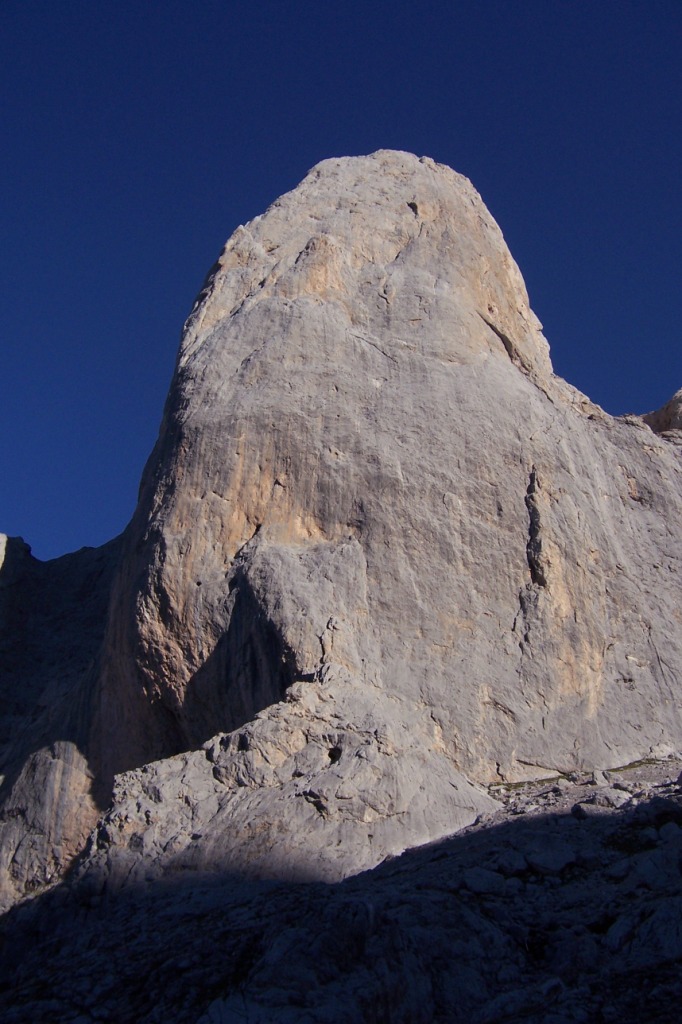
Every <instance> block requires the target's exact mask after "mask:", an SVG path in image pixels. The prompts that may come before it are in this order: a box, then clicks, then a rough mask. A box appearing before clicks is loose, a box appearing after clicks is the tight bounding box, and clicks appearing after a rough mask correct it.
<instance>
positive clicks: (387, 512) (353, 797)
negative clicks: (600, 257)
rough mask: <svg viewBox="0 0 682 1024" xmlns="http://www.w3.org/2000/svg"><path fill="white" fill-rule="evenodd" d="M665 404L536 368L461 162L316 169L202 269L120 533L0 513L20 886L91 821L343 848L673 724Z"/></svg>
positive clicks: (507, 261)
mask: <svg viewBox="0 0 682 1024" xmlns="http://www.w3.org/2000/svg"><path fill="white" fill-rule="evenodd" d="M677 398H679V395H678V396H677ZM674 403H675V400H673V402H672V403H669V406H667V407H665V409H664V410H663V411H661V413H659V414H655V413H654V414H649V416H647V417H635V416H630V417H624V418H619V419H614V418H612V417H610V416H608V415H607V414H606V413H604V412H603V411H602V410H601V409H600V408H599V407H597V406H595V405H594V404H593V403H591V402H590V401H589V400H588V399H587V398H586V397H585V396H583V395H581V394H580V393H579V392H577V391H576V390H575V389H574V388H572V387H571V386H569V385H568V384H566V383H565V382H564V381H562V380H561V379H559V378H557V377H555V376H554V375H553V373H552V368H551V364H550V360H549V350H548V346H547V343H546V341H545V339H544V337H543V335H542V333H541V325H540V324H539V322H538V320H537V318H536V317H535V316H534V314H533V313H532V311H531V309H530V307H529V304H528V297H527V295H526V290H525V287H524V284H523V281H522V278H521V275H520V273H519V270H518V268H517V266H516V264H515V263H514V260H513V259H512V257H511V255H510V253H509V251H508V249H507V247H506V245H505V243H504V240H503V238H502V234H501V232H500V230H499V228H498V227H497V225H496V223H495V222H494V220H493V219H492V217H491V216H490V214H489V213H488V211H487V210H486V208H485V206H484V204H483V202H482V201H481V199H480V197H479V196H478V194H477V192H476V191H475V189H474V188H473V187H472V185H471V184H470V183H469V181H467V179H466V178H463V177H462V176H460V175H458V174H456V173H455V172H453V171H452V170H450V169H449V168H447V167H444V166H442V165H439V164H437V163H435V162H434V161H432V160H430V159H427V158H421V159H418V158H417V157H415V156H412V155H410V154H407V153H399V152H390V151H379V152H378V153H374V154H373V155H371V156H367V157H354V158H344V159H334V160H326V161H324V162H323V163H321V164H319V165H318V166H317V167H315V168H313V170H312V171H311V172H310V173H309V174H308V175H307V177H306V178H305V179H304V180H303V182H302V183H301V184H300V185H299V186H298V187H297V188H296V189H294V190H293V191H292V192H290V193H288V194H286V195H284V196H282V197H281V198H280V199H278V200H277V201H276V202H275V203H274V204H273V205H272V206H271V207H270V208H269V209H268V210H267V211H266V213H265V214H263V215H262V216H260V217H256V218H255V220H253V221H252V222H251V223H250V224H248V225H246V226H245V227H239V228H238V229H237V231H236V232H235V233H234V234H233V236H232V238H231V239H230V240H229V241H228V243H227V245H226V246H225V248H224V250H223V252H222V253H221V255H220V257H219V259H218V262H217V263H216V265H215V266H214V268H213V269H212V271H211V273H210V274H209V277H208V278H207V281H206V284H205V285H204V288H203V289H202V291H201V293H200V295H199V297H198V298H197V301H196V303H195V306H194V308H193V310H192V312H191V314H190V317H189V319H188V321H187V323H186V325H185V330H184V334H183V339H182V343H181V346H180V351H179V355H178V361H177V368H176V372H175V376H174V379H173V382H172V385H171V390H170V394H169V397H168V400H167V404H166V409H165V412H164V416H163V422H162V425H161V430H160V435H159V439H158V442H157V444H156V446H155V448H154V451H153V452H152V454H151V457H150V459H149V462H148V464H147V466H146V469H145V471H144V475H143V478H142V484H141V488H140V498H139V504H138V507H137V510H136V512H135V514H134V517H133V519H132V522H131V523H130V525H129V526H128V528H127V529H126V531H125V533H124V534H123V536H122V537H121V538H119V539H118V540H116V541H113V542H112V543H111V544H110V545H107V546H106V547H105V548H102V549H100V550H98V551H91V550H83V551H81V552H78V553H76V554H74V555H69V556H66V557H65V558H63V559H57V560H56V561H54V562H50V563H45V564H43V563H38V562H36V561H35V560H34V559H32V558H31V556H30V553H29V551H28V549H27V548H26V546H25V545H23V544H22V543H21V542H18V541H17V540H14V541H9V542H8V543H7V545H6V546H5V549H4V550H5V562H4V564H3V568H2V570H0V611H1V612H2V615H3V619H2V624H1V625H2V633H1V634H0V643H1V644H2V650H3V652H4V653H5V654H6V658H5V665H6V672H5V678H4V680H3V684H2V685H3V687H4V689H3V693H4V694H5V697H6V703H5V707H6V708H7V713H6V721H5V733H6V735H7V736H8V743H7V750H6V756H5V767H4V772H5V780H4V784H3V788H2V794H1V795H2V798H3V800H4V805H3V806H4V811H3V819H2V825H1V826H0V829H1V831H0V857H1V859H0V880H1V883H2V888H3V893H4V899H5V902H6V904H8V903H10V902H12V901H13V900H16V899H17V898H22V897H23V896H24V895H26V894H27V893H28V892H30V891H32V890H35V889H36V888H40V887H42V886H45V885H49V884H52V883H53V882H55V881H57V880H58V879H59V878H60V877H61V876H62V875H63V873H64V872H65V871H66V870H67V868H68V867H69V865H70V864H72V862H73V861H74V858H76V857H78V856H79V855H80V859H81V864H80V868H79V871H80V872H81V873H85V874H86V875H87V874H88V873H90V875H91V876H92V877H98V878H103V879H108V880H109V881H110V883H111V884H112V885H113V884H114V883H116V882H118V883H122V882H124V881H130V880H138V881H142V880H144V881H149V879H150V878H155V877H165V876H167V875H168V874H169V873H173V874H177V872H183V871H189V870H197V869H201V870H202V871H218V870H220V871H225V870H229V871H231V872H236V873H238V874H240V875H244V874H246V875H249V876H256V877H265V878H279V879H324V880H335V879H339V878H342V877H345V876H348V875H351V874H355V873H357V872H359V871H362V870H364V869H366V868H370V867H373V866H374V865H376V864H378V863H379V862H380V861H382V860H384V859H385V858H386V857H387V856H389V855H394V854H397V853H400V852H402V851H403V850H405V849H406V848H408V847H415V846H418V845H420V844H424V843H427V842H430V841H432V840H435V839H439V838H441V837H443V836H447V835H450V834H452V833H455V832H457V831H458V830H460V829H461V828H463V827H464V826H466V825H468V824H470V823H472V822H473V821H474V820H475V819H476V818H477V817H478V816H479V815H481V814H484V813H488V812H491V811H493V810H494V809H495V807H496V806H497V804H496V802H495V799H494V797H493V796H492V795H491V792H490V787H491V786H492V785H493V784H495V783H509V784H512V783H521V782H524V781H529V780H534V779H539V778H542V777H545V776H547V775H552V774H557V773H564V774H566V773H570V772H572V771H584V770H593V769H607V768H614V767H617V766H622V765H625V764H628V763H630V762H634V761H636V760H638V759H641V758H644V757H647V756H650V755H655V756H665V755H667V754H668V753H670V752H672V751H673V750H679V748H680V745H681V742H682V716H681V714H680V703H679V695H678V693H677V682H678V680H679V675H680V669H681V667H682V642H681V640H680V609H679V594H680V589H681V585H682V568H681V566H680V559H679V551H678V544H679V537H680V536H681V535H682V472H681V468H680V461H679V449H678V447H677V445H676V442H677V441H679V437H678V435H679V431H678V430H677V429H676V427H677V425H678V423H677V421H678V419H679V415H678V413H679V409H677V406H678V405H679V401H677V405H675V404H674ZM673 406H674V408H673ZM675 410H677V412H675ZM676 416H677V419H676V418H675V417H676ZM10 716H11V717H10ZM98 822H99V824H98ZM93 829H95V832H93V833H92V837H91V839H90V840H89V841H88V840H87V836H88V834H89V833H90V832H91V831H92V830H93Z"/></svg>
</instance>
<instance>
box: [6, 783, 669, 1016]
mask: <svg viewBox="0 0 682 1024" xmlns="http://www.w3.org/2000/svg"><path fill="white" fill-rule="evenodd" d="M663 790H664V787H661V792H660V793H658V794H657V795H656V796H654V797H653V798H652V799H649V800H644V801H642V802H641V803H639V804H638V805H637V806H635V807H629V808H627V809H621V810H613V811H611V812H608V813H607V812H606V811H604V810H603V809H599V808H595V809H594V811H593V812H591V813H588V812H585V811H584V810H583V811H582V812H579V811H578V810H577V807H578V805H576V809H575V812H574V813H569V814H543V815H540V816H530V815H518V816H516V817H510V818H509V819H508V820H506V821H504V822H503V823H502V824H499V825H493V826H488V827H485V826H478V827H473V828H472V829H470V830H468V831H466V832H464V833H461V834H459V835H456V836H454V837H452V838H450V839H447V840H444V841H441V842H439V843H435V844H432V845H430V846H428V847H423V848H421V849H418V850H413V851H408V852H406V853H405V854H403V855H402V856H401V857H398V858H395V859H394V860H391V861H388V862H385V863H384V864H382V865H381V866H379V867H378V868H375V869H374V870H373V871H369V872H366V873H365V874H363V875H358V876H356V877H354V878H350V879H347V880H346V881H345V882H342V883H339V884H335V885H324V884H321V883H310V884H285V883H281V882H268V881H253V880H250V881H249V880H244V879H243V878H239V877H237V876H235V875H226V874H216V875H214V876H207V875H203V876H199V875H196V874H194V875H192V874H189V873H188V874H183V875H179V876H177V877H175V878H169V877H167V878H166V879H165V880H164V881H162V882H155V883H153V884H150V885H148V886H144V885H142V886H140V885H137V886H135V887H130V888H123V889H121V890H120V891H118V892H116V893H113V892H111V891H109V890H108V887H107V882H106V879H103V878H101V877H96V876H95V875H94V874H90V875H88V873H87V872H86V874H85V875H84V876H83V877H82V878H81V879H80V880H79V881H78V882H77V883H76V882H75V881H74V882H71V883H68V882H67V883H66V884H63V885H61V886H59V887H57V888H55V889H53V890H52V891H50V892H48V893H46V894H44V895H43V896H41V897H37V898H36V899H34V900H33V901H32V902H30V903H27V904H24V905H23V906H20V907H17V908H15V909H14V910H13V911H11V912H10V913H8V914H7V915H6V916H5V918H4V920H3V939H4V950H3V957H2V963H3V967H2V970H1V973H0V981H1V984H2V992H1V993H0V1007H2V1012H3V1020H5V1021H7V1022H8V1024H10V1022H12V1024H19V1022H24V1021H32V1022H33V1021H37V1020H49V1021H51V1022H55V1024H57V1022H62V1021H63V1022H67V1021H74V1022H76V1021H78V1022H80V1024H85V1022H88V1021H94V1020H98V1021H104V1020H110V1021H117V1022H125V1021H131V1022H132V1021H135V1022H150V1024H151V1022H161V1021H163V1022H164V1024H168V1022H176V1021H177V1022H183V1024H185V1022H189V1021H196V1022H198V1024H199V1022H200V1024H237V1022H241V1021H245V1020H248V1021H250V1022H251V1024H265V1022H272V1021H277V1022H280V1021H284V1022H289V1021H290V1022H301V1024H303V1022H319V1024H323V1022H324V1024H335V1022H339V1024H341V1022H342V1021H343V1022H344V1024H348V1022H358V1024H360V1022H372V1024H374V1022H376V1024H379V1022H387V1024H398V1022H400V1024H403V1022H404V1024H408V1022H409V1024H415V1022H417V1024H421V1022H423V1024H427V1022H431V1021H442V1022H450V1021H452V1022H458V1021H466V1022H467V1024H473V1022H478V1024H497V1022H511V1021H526V1022H530V1024H541V1022H542V1024H560V1022H567V1021H584V1022H590V1024H591V1022H605V1024H606V1022H610V1021H614V1022H615V1021H618V1022H620V1024H641V1022H642V1021H647V1022H650V1021H651V1022H654V1021H655V1022H670V1024H672V1022H673V1021H675V1022H676V1021H678V1020H679V999H680V997H682V981H681V980H680V972H679V968H680V961H682V875H681V873H680V870H681V869H680V864H681V859H682V796H681V794H680V789H679V787H678V786H677V785H676V784H672V783H670V784H668V786H667V787H665V791H663ZM579 806H581V807H584V805H579Z"/></svg>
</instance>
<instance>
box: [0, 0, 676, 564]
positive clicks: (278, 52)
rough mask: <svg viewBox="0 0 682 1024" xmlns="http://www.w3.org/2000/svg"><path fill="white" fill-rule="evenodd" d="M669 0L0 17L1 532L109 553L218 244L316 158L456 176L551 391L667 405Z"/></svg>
mask: <svg viewBox="0 0 682 1024" xmlns="http://www.w3.org/2000/svg"><path fill="white" fill-rule="evenodd" d="M680 53H682V2H680V0H641V2H635V0H589V2H579V0H573V2H564V0H442V2H441V0H434V2H429V0H411V2H406V0H393V2H392V3H389V2H385V0H375V2H371V0H337V2H334V3H331V2H330V3H325V2H323V0H315V2H312V0H296V2H295V3H294V2H293V0H291V2H286V0H221V2H218V0H116V3H105V2H104V0H87V2H81V0H58V2H55V0H47V2H43V0H0V81H1V89H2V104H1V107H0V133H1V134H0V137H1V138H2V145H3V149H4V157H3V161H2V187H1V189H0V224H1V231H2V240H3V245H2V249H1V251H0V295H1V299H2V355H3V365H2V372H1V373H0V426H1V429H2V434H1V437H2V444H1V445H0V481H1V484H0V486H1V490H0V531H4V532H6V533H10V534H21V535H22V536H24V537H25V538H26V540H27V541H28V542H29V543H30V544H31V545H32V547H33V550H34V553H35V554H36V555H37V556H38V557H40V558H49V557H53V556H55V555H58V554H61V553H63V552H65V551H68V550H72V549H74V548H77V547H80V546H82V545H85V544H89V545H94V544H100V543H102V542H103V541H105V540H107V539H109V538H110V537H112V536H114V535H115V534H116V533H118V532H120V531H121V530H122V529H123V527H124V526H125V524H126V523H127V521H128V519H129V518H130V515H131V514H132V510H133V507H134V503H135V498H136V492H137V484H138V481H139V477H140V473H141V470H142V466H143V464H144V461H145V459H146V457H147V455H148V453H149V451H150V450H151V447H152V445H153V443H154V440H155V438H156V433H157V430H158V425H159V421H160V417H161V411H162V406H163V401H164V398H165V394H166V390H167V388H168V384H169V381H170V377H171V373H172V369H173V363H174V358H175V353H176V349H177V344H178V339H179V333H180V329H181V327H182V323H183V321H184V319H185V317H186V315H187V313H188V312H189V309H190V307H191V304H192V300H193V298H194V295H195V293H196V292H197V291H198V289H199V287H200V285H201V282H202V280H203V277H204V275H205V273H206V271H207V270H208V269H209V267H210V266H211V264H212V262H213V261H214V259H215V257H216V256H217V254H218V252H219V251H220V248H221V247H222V245H223V243H224V241H225V240H226V238H227V237H228V236H229V235H230V234H231V233H232V231H233V230H234V228H235V227H236V226H237V224H239V223H243V222H244V221H246V220H248V219H250V218H251V217H253V216H255V215H256V214H258V213H261V212H262V211H263V210H264V209H265V207H266V206H267V205H268V204H269V203H270V202H271V201H272V200H273V199H274V198H275V197H276V196H277V195H279V194H281V193H282V192H284V191H286V190H288V189H290V188H292V187H293V186H294V185H295V184H296V183H297V182H298V181H299V180H300V179H301V178H302V177H303V175H304V174H305V173H306V171H307V170H308V169H309V168H310V167H311V166H312V165H313V164H315V163H317V162H318V161H319V160H321V159H323V158H325V157H329V156H339V155H347V154H356V153H368V152H372V151H373V150H375V149H379V148H382V147H392V148H396V149H407V150H411V151H413V152H416V153H418V154H420V155H421V154H427V155H429V156H432V157H434V158H435V159H436V160H439V161H442V162H443V163H447V164H450V165H451V166H452V167H454V168H455V169H456V170H458V171H461V172H462V173H464V174H466V175H468V176H469V177H470V178H471V179H472V181H473V183H474V185H475V186H476V188H477V189H478V190H479V191H480V192H481V194H482V196H483V198H484V200H485V202H486V203H487V204H488V206H489V208H490V209H491V211H492V213H493V215H494V216H495V218H496V219H497V220H498V222H499V224H500V226H501V228H502V230H503V232H504V234H505V237H506V239H507V241H508V243H509V245H510V248H511V250H512V253H513V254H514V256H515V258H516V260H517V262H518V263H519V264H520V266H521V270H522V272H523V274H524V276H525V279H526V284H527V286H528V290H529V293H530V298H531V304H532V305H533V308H534V309H535V311H536V312H537V314H538V315H539V317H540V319H541V320H542V321H543V323H544V325H545V333H546V335H547V338H548V340H549V342H550V345H551V349H552V358H553V361H554V366H555V370H556V371H557V372H558V373H560V374H562V375H563V376H565V377H566V378H567V379H568V380H569V381H571V383H573V384H575V385H576V386H577V387H579V388H580V389H581V390H583V391H585V392H586V393H587V394H588V395H589V396H590V397H591V398H592V399H593V400H594V401H597V402H599V403H600V404H601V405H603V406H604V408H605V409H607V410H608V411H609V412H612V413H622V412H627V411H636V412H643V411H646V410H648V409H651V408H654V407H658V406H660V405H661V404H663V402H664V401H666V400H667V399H668V398H669V397H670V395H671V394H672V393H673V392H674V391H676V390H677V389H678V388H679V387H682V353H681V349H680V344H679V334H680V327H679V324H680V311H679V306H680V299H681V288H680V280H681V273H680V272H681V269H682V267H681V263H682V260H681V256H680V251H681V245H682V242H681V239H682V200H681V196H680V178H681V175H680V172H681V170H682V159H681V158H682V132H681V127H682V72H681V70H680V68H681V67H682V61H681V59H680Z"/></svg>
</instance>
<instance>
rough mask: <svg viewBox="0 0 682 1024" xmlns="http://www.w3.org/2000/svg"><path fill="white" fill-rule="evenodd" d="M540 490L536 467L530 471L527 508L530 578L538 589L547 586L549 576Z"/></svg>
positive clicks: (526, 499)
mask: <svg viewBox="0 0 682 1024" xmlns="http://www.w3.org/2000/svg"><path fill="white" fill-rule="evenodd" d="M539 489H540V483H539V480H538V475H537V471H536V469H535V466H533V467H532V469H531V471H530V478H529V481H528V488H527V490H526V497H525V502H526V508H527V509H528V541H527V543H526V558H527V559H528V568H529V569H530V578H531V580H532V582H533V583H534V584H535V586H537V587H546V586H547V575H546V572H545V566H544V565H543V557H542V522H541V519H540V508H539V505H538V500H537V492H538V490H539Z"/></svg>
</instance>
